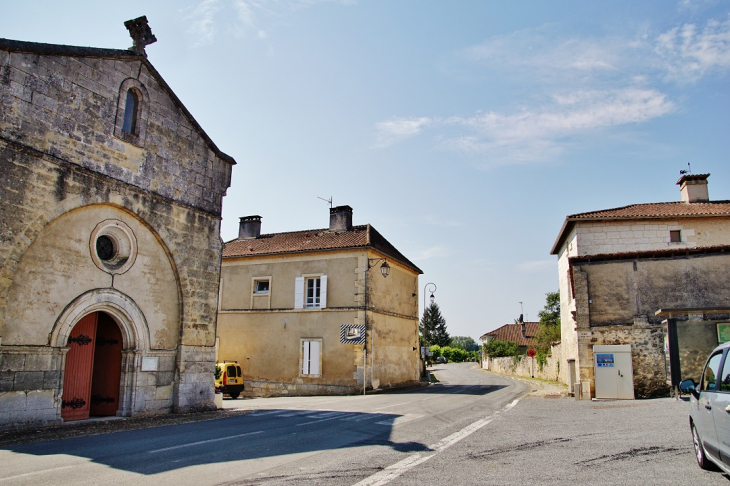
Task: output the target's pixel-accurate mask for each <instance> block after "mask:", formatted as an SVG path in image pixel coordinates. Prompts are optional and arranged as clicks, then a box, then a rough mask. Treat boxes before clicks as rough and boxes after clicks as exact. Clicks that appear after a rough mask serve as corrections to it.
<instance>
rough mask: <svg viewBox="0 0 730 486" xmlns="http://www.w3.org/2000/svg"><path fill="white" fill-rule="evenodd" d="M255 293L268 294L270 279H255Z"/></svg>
mask: <svg viewBox="0 0 730 486" xmlns="http://www.w3.org/2000/svg"><path fill="white" fill-rule="evenodd" d="M253 293H254V294H268V293H269V280H268V279H266V280H263V279H262V280H254V286H253Z"/></svg>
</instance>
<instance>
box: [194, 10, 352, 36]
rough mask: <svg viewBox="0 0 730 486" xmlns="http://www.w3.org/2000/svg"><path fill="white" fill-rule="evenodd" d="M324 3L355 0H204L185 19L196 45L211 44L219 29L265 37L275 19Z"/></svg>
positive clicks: (236, 34)
mask: <svg viewBox="0 0 730 486" xmlns="http://www.w3.org/2000/svg"><path fill="white" fill-rule="evenodd" d="M324 3H336V4H341V5H352V4H355V3H356V0H290V1H282V0H201V1H200V3H199V4H198V5H197V6H196V7H194V8H193V9H192V11H191V13H190V15H188V16H186V17H185V19H186V20H187V21H189V22H190V27H189V28H188V32H189V33H190V34H193V36H195V37H196V41H195V45H204V44H210V43H211V42H213V39H214V38H215V35H216V33H217V32H219V31H224V32H226V33H227V34H229V35H230V34H232V35H234V36H236V37H242V36H245V35H248V34H253V35H254V36H256V37H257V38H259V39H265V38H266V37H268V32H267V28H266V26H268V25H270V24H271V23H272V22H273V21H275V20H277V19H279V18H281V17H283V16H285V15H287V14H289V13H291V12H295V11H297V10H300V9H303V8H311V7H314V6H316V5H319V4H324ZM220 24H222V25H223V27H221V26H220Z"/></svg>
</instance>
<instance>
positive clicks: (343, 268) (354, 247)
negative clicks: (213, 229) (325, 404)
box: [218, 206, 422, 396]
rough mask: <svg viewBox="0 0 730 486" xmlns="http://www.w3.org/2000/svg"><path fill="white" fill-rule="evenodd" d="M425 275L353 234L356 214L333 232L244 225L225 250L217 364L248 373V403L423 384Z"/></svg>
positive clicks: (368, 235)
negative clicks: (421, 288)
mask: <svg viewBox="0 0 730 486" xmlns="http://www.w3.org/2000/svg"><path fill="white" fill-rule="evenodd" d="M421 273H422V272H421V270H420V269H419V268H418V267H417V266H416V265H414V264H413V263H412V262H411V261H410V260H408V258H406V257H405V256H404V255H403V254H402V253H400V252H399V251H398V250H397V249H396V248H395V247H394V246H393V245H391V244H390V243H389V242H388V241H387V240H386V239H385V238H384V237H383V236H382V235H381V234H380V233H379V232H378V231H376V230H375V228H373V227H372V226H370V225H360V226H353V225H352V208H351V207H350V206H340V207H336V208H332V209H330V226H329V228H325V229H313V230H304V231H294V232H287V233H276V234H261V217H260V216H248V217H244V218H241V225H240V230H239V237H238V238H237V239H235V240H232V241H229V242H227V243H226V244H225V246H224V249H223V263H222V270H221V289H220V291H221V293H220V301H219V302H220V303H219V312H218V338H219V349H218V357H219V359H221V360H224V359H225V360H228V361H230V360H235V361H238V362H239V363H241V364H242V366H243V374H244V381H245V384H246V391H245V394H248V395H249V396H250V395H255V396H273V395H315V394H349V393H356V392H358V390H362V389H363V387H366V388H380V387H389V386H396V385H402V384H407V383H412V382H417V381H419V379H420V365H419V364H420V358H419V353H418V349H419V347H418V346H419V344H418V276H419V275H420V274H421ZM384 276H387V277H386V278H384Z"/></svg>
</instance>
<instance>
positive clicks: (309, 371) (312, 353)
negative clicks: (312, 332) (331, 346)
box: [301, 339, 322, 376]
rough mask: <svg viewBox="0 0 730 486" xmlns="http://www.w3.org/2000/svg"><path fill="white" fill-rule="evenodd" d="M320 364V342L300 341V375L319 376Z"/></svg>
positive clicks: (312, 340) (313, 340) (314, 340)
mask: <svg viewBox="0 0 730 486" xmlns="http://www.w3.org/2000/svg"><path fill="white" fill-rule="evenodd" d="M321 362H322V340H321V339H302V366H301V374H302V375H306V376H320V375H321V373H320V369H321Z"/></svg>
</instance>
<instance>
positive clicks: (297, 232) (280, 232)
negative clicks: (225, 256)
mask: <svg viewBox="0 0 730 486" xmlns="http://www.w3.org/2000/svg"><path fill="white" fill-rule="evenodd" d="M365 226H367V225H364V224H355V225H353V226H352V230H355V229H359V228H365ZM352 230H348V231H352ZM348 231H330V229H329V228H317V229H304V230H296V231H279V232H277V233H262V234H261V235H260V236H259V237H258V238H240V237H238V238H233V239H232V240H228V241H224V242H223V243H224V244H227V243H232V242H234V241H253V240H258V239H261V238H265V237H268V238H270V237H272V236H280V235H295V234H300V233H319V232H322V233H329V234H335V233H337V234H339V233H347V232H348Z"/></svg>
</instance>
